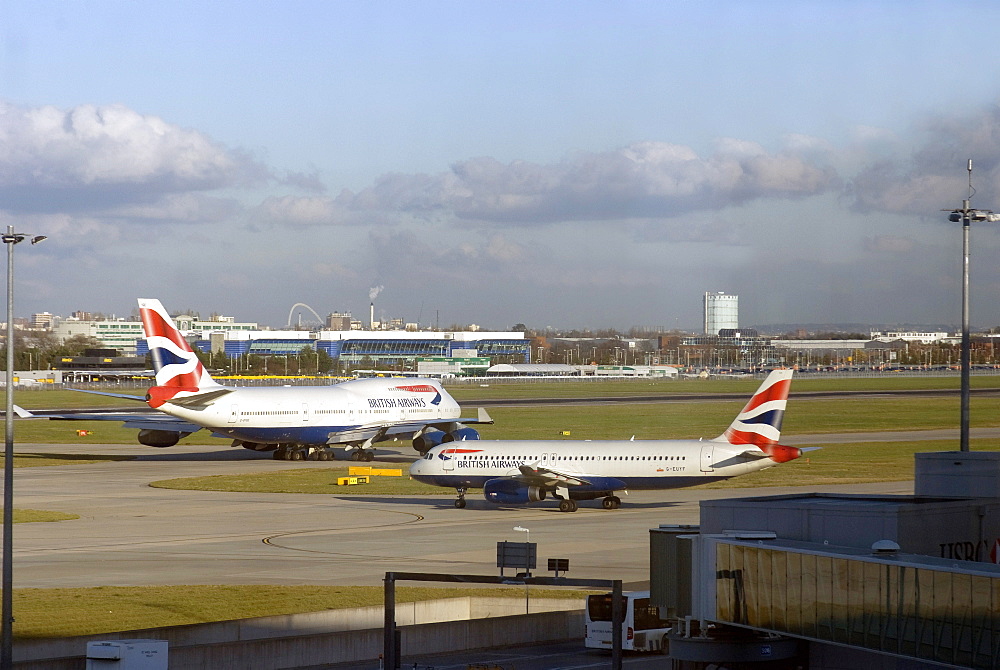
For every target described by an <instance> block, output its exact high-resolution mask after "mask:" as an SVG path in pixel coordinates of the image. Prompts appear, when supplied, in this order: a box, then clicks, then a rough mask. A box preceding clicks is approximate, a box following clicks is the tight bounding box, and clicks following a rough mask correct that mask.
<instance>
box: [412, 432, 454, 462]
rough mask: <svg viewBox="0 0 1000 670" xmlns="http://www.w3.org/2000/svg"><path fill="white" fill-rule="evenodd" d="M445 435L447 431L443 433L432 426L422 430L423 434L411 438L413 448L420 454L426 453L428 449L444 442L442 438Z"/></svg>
mask: <svg viewBox="0 0 1000 670" xmlns="http://www.w3.org/2000/svg"><path fill="white" fill-rule="evenodd" d="M446 435H447V433H445V432H444V431H443V430H437V429H435V428H432V429H430V430H428V431H426V432H424V433H423V434H421V435H419V436H417V437H415V438H413V448H414V449H416V450H417V451H418V452H419V453H420V455H421V456H422V455H424V454H426V453H427V450H428V449H431V448H432V447H436V446H438V445H439V444H441V443H442V442H444V441H445V439H444V438H445V437H446Z"/></svg>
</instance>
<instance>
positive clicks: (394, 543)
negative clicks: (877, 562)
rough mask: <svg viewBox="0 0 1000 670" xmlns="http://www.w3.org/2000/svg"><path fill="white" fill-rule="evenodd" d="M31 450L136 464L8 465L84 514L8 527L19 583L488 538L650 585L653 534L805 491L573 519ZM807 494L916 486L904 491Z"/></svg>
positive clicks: (377, 577)
mask: <svg viewBox="0 0 1000 670" xmlns="http://www.w3.org/2000/svg"><path fill="white" fill-rule="evenodd" d="M16 450H17V451H18V452H27V453H90V454H108V455H111V454H120V455H127V456H132V457H134V460H126V461H109V462H102V463H93V464H85V465H60V466H48V467H30V468H18V469H17V470H16V472H15V483H14V499H15V506H16V507H17V508H19V509H40V510H55V511H61V512H67V513H72V514H77V515H79V516H80V518H79V519H76V520H72V521H61V522H50V523H19V524H16V525H15V526H14V529H13V545H14V584H15V586H16V587H18V588H28V587H38V588H51V587H89V586H103V585H151V584H321V585H338V584H339V585H365V584H368V585H380V584H381V583H382V578H383V577H384V575H385V573H386V572H387V571H411V572H412V571H419V572H444V573H473V574H488V575H492V574H497V572H498V570H497V568H496V543H497V542H498V541H502V540H508V541H515V542H523V541H525V540H526V539H528V538H527V537H526V534H525V533H523V532H517V531H514V530H513V528H514V526H520V527H524V528H528V529H529V530H530V541H532V542H536V543H537V544H538V565H539V569H538V570H536V574H545V570H544V568H545V564H546V559H547V558H568V559H569V561H570V572H569V574H568V576H572V577H578V578H597V579H622V580H624V581H625V582H626V583H627V584H631V585H633V586H634V585H639V584H642V583H645V582H646V580H648V562H649V548H648V538H649V529H650V528H653V527H656V526H657V525H659V524H693V523H697V522H698V502H699V501H700V500H704V499H714V498H721V497H736V496H750V495H754V496H757V495H775V494H780V493H791V492H801V491H802V490H803V489H802V488H798V487H779V488H763V489H761V488H757V489H726V490H718V489H716V490H707V491H702V490H685V489H677V490H667V491H642V492H636V493H632V494H631V495H628V496H622V502H623V504H622V507H621V509H618V510H612V511H608V510H604V509H602V508H601V507H600V502H599V501H597V502H591V503H582V504H581V506H580V509H579V511H577V512H575V513H571V514H567V513H562V512H559V511H558V509H557V508H556V506H555V505H553V504H546V503H538V504H535V505H533V506H530V507H504V508H498V507H494V506H492V505H489V504H488V503H486V502H485V500H483V499H482V497H481V496H474V495H470V496H469V498H468V500H469V506H468V507H467V508H466V509H462V510H460V509H455V507H454V506H453V502H454V499H455V496H454V494H453V493H452V492H449V491H448V490H447V489H442V490H441V494H440V495H430V496H406V497H402V496H400V497H386V496H367V495H365V494H364V492H363V490H360V489H359V490H358V492H357V493H353V492H352V493H350V494H347V495H307V494H263V493H224V492H213V491H178V490H171V489H159V488H152V487H150V486H149V483H150V482H152V481H156V480H160V479H170V478H174V477H194V476H203V475H212V474H235V473H253V472H270V471H274V470H277V469H288V468H317V467H320V468H322V467H336V466H346V465H349V464H350V461H332V462H285V461H280V462H279V461H274V460H272V459H271V458H270V457H269V455H267V454H258V453H255V452H251V451H247V450H245V449H238V448H235V449H234V448H229V447H214V446H197V445H196V446H184V445H183V444H181V445H178V446H176V447H172V448H170V449H150V448H149V447H144V446H141V445H134V446H133V445H101V444H88V445H61V444H24V445H18V446H17V447H16ZM415 458H416V453H415V452H414V451H413V450H412V449H411V448H410V447H408V446H406V447H402V446H400V447H399V448H390V449H380V450H379V460H378V461H376V464H378V463H385V464H387V465H390V466H395V467H403V468H404V470H405V468H407V467H408V465H409V463H410V462H412V461H413V460H414V459H415ZM808 490H812V491H815V490H823V491H839V492H858V493H901V494H905V493H911V492H912V482H890V483H880V484H859V485H851V486H830V487H822V488H815V487H811V488H809V489H808Z"/></svg>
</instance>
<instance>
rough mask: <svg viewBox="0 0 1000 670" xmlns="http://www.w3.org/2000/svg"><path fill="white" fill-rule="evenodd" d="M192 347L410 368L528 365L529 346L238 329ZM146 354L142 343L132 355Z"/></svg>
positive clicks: (391, 334)
mask: <svg viewBox="0 0 1000 670" xmlns="http://www.w3.org/2000/svg"><path fill="white" fill-rule="evenodd" d="M193 338H194V339H193V340H192V346H194V347H196V348H197V349H198V350H200V351H202V352H205V353H209V352H212V351H223V352H225V354H226V355H227V356H229V357H230V358H237V357H239V356H245V355H248V354H250V355H258V356H295V355H297V354H299V353H301V351H302V350H303V349H306V348H309V349H312V350H314V351H323V352H325V353H326V354H327V355H329V356H330V357H331V358H332V359H334V360H335V361H338V363H339V364H340V365H344V366H355V365H358V364H360V363H362V362H364V363H365V364H372V365H379V364H382V365H394V366H407V367H414V366H415V364H416V360H417V359H418V358H426V357H454V356H460V357H469V356H480V357H485V358H490V359H491V360H493V361H494V362H497V363H528V362H530V360H531V349H530V341H529V340H527V339H526V338H525V337H524V333H520V332H479V331H475V332H474V331H460V332H442V331H402V330H395V331H382V330H345V331H327V330H324V331H319V332H309V331H297V330H282V331H277V330H252V331H248V330H241V331H226V332H210V331H194V333H193ZM148 351H149V347H148V346H147V345H146V341H145V340H140V341H139V342H138V343H137V346H136V353H137V354H138V355H140V356H143V355H145V354H146V353H147V352H148Z"/></svg>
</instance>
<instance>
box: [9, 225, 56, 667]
mask: <svg viewBox="0 0 1000 670" xmlns="http://www.w3.org/2000/svg"><path fill="white" fill-rule="evenodd" d="M26 239H30V240H31V243H32V244H38V243H39V242H41V241H42V240H44V239H47V238H46V236H45V235H28V234H27V233H16V232H14V226H7V232H6V234H3V235H0V242H3V243H4V244H6V245H7V340H6V345H7V372H6V375H5V377H6V379H5V382H6V391H7V398H6V400H7V403H6V408H5V409H6V414H5V416H4V454H3V467H4V470H3V544H2V548H0V554H2V562H3V566H2V569H0V590H2V591H3V593H2V595H0V670H9V669H10V668H13V667H14V661H13V657H14V601H13V590H14V589H13V585H14V572H13V570H14V568H13V563H14V541H13V536H12V529H13V527H14V245H15V244H19V243H20V242H23V241H24V240H26Z"/></svg>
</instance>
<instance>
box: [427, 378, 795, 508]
mask: <svg viewBox="0 0 1000 670" xmlns="http://www.w3.org/2000/svg"><path fill="white" fill-rule="evenodd" d="M791 379H792V371H791V370H775V371H773V372H771V374H770V375H768V377H767V378H766V379H765V380H764V382H763V384H761V386H760V388H759V389H758V390H757V392H756V393H755V394H754V396H753V398H751V399H750V402H749V403H747V405H746V407H744V408H743V411H741V412H740V413H739V415H738V416H737V417H736V419H735V420H734V421H733V423H732V424H731V425H730V426H729V428H728V429H727V430H726V431H725V432H724V433H723V434H722V435H720V436H719V437H717V438H715V439H713V440H704V441H703V440H640V441H635V440H628V441H624V440H623V441H590V440H586V441H580V440H511V441H504V440H499V441H493V440H481V441H477V442H454V443H449V444H442V445H439V446H436V447H434V448H432V449H430V450H429V451H428V452H427V453H426V454H424V457H423V458H421V459H420V460H418V461H416V462H415V463H414V464H413V465H412V466H411V467H410V476H411V477H413V479H416V480H418V481H422V482H425V483H428V484H433V485H435V486H446V487H450V488H454V489H456V490H457V491H458V499H457V500H456V501H455V506H456V507H458V508H462V507H465V493H466V491H467V490H468V489H470V488H482V489H483V494H484V495H485V497H486V500H488V501H489V502H492V503H496V504H499V505H511V504H524V503H530V502H536V501H540V500H544V499H545V498H546V497H547V496H551V497H552V498H554V499H556V500H558V501H559V509H560V510H562V511H564V512H573V511H575V510H576V509H577V502H576V501H578V500H595V499H597V498H602V499H603V500H602V504H603V506H604V508H605V509H615V508H617V507H619V506H620V505H621V499H620V498H618V496H616V495H615V492H616V491H627V490H629V489H635V490H639V489H672V488H681V487H685V486H694V485H696V484H705V483H708V482H713V481H719V480H723V479H729V478H731V477H737V476H739V475H744V474H747V473H750V472H755V471H757V470H763V469H765V468H770V467H773V466H775V465H778V464H779V463H784V462H786V461H791V460H794V459H796V458H798V457H799V456H801V455H802V452H803V451H808V450H805V449H797V448H795V447H788V446H784V445H780V444H778V439H779V437H780V435H781V421H782V418H783V416H784V412H785V404H786V401H787V398H788V390H789V387H790V386H791Z"/></svg>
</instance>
